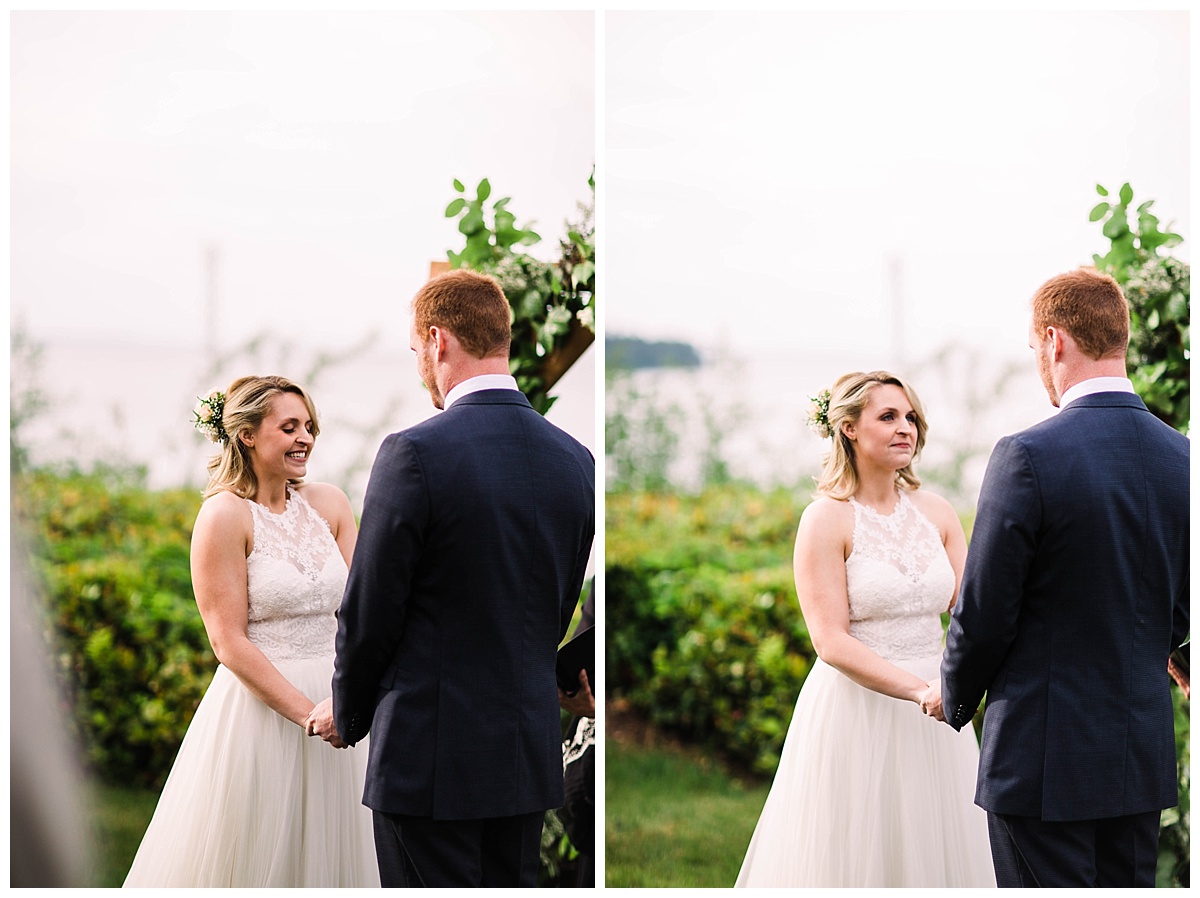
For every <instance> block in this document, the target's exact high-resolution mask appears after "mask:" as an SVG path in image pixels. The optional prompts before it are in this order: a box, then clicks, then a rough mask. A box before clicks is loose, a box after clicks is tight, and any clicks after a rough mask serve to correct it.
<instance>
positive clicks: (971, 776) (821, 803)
mask: <svg viewBox="0 0 1200 898" xmlns="http://www.w3.org/2000/svg"><path fill="white" fill-rule="evenodd" d="M940 661H941V658H940V656H938V657H933V658H925V659H920V660H916V661H906V662H900V663H898V664H897V666H899V667H903V668H904V669H905V670H909V671H911V672H912V673H915V674H917V676H919V677H921V678H922V679H926V680H930V679H933V678H935V677H936V676H938V668H939V664H940ZM978 762H979V749H978V745H977V743H976V741H975V734H974V733H973V732H972V731H971V728H970V727H964V728H963V730H962V731H960V732H955V731H954V730H953V729H951V728H950V727H949V726H947V725H946V724H944V723H941V722H939V721H937V720H934V719H933V718H931V717H926V716H925V715H923V714H922V713H921V709H920V708H919V707H918V706H917V705H916V704H914V703H913V702H905V701H900V700H898V699H894V698H888V697H887V696H884V695H880V694H879V693H877V692H872V691H871V690H869V689H865V688H863V687H862V686H859V685H858V684H857V683H855V682H853V681H852V680H850V679H849V678H848V677H846V676H844V675H843V674H841V673H839V672H838V671H837V670H835V669H834V668H832V667H830V666H829V665H827V664H825V663H824V662H822V661H820V660H818V661H817V662H816V663H815V664H814V665H813V668H812V670H811V671H810V672H809V674H808V677H807V679H806V680H805V683H804V688H803V689H802V690H801V692H800V698H799V700H798V701H797V703H796V712H795V714H794V715H793V717H792V722H791V724H790V726H789V727H788V733H787V739H786V740H785V742H784V746H783V752H782V755H781V757H780V760H779V768H778V770H777V771H776V773H775V781H774V782H773V783H772V785H771V791H770V794H769V795H768V796H767V803H766V806H765V807H764V808H763V812H762V816H761V817H760V818H759V821H758V826H757V827H756V828H755V830H754V836H753V838H752V839H751V841H750V847H749V849H748V850H747V852H746V858H745V860H744V861H743V862H742V869H741V873H740V874H739V875H738V879H737V885H738V886H809V887H813V886H845V887H921V888H938V887H987V886H990V887H993V888H994V887H995V885H996V878H995V874H994V872H993V868H992V861H991V849H990V847H989V842H988V831H987V815H986V813H985V812H984V811H983V810H982V809H981V808H979V807H977V806H976V805H975V803H974V794H975V775H976V770H977V767H978Z"/></svg>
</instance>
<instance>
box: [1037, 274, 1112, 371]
mask: <svg viewBox="0 0 1200 898" xmlns="http://www.w3.org/2000/svg"><path fill="white" fill-rule="evenodd" d="M1048 327H1060V328H1062V329H1063V330H1065V331H1066V332H1067V333H1068V334H1070V335H1071V337H1072V338H1073V339H1074V340H1075V345H1076V346H1078V347H1079V348H1080V349H1082V350H1083V351H1084V352H1085V353H1086V354H1087V355H1088V356H1089V357H1090V358H1093V359H1110V358H1121V359H1123V358H1125V350H1126V348H1127V347H1128V346H1129V304H1128V303H1127V302H1126V301H1125V296H1124V295H1123V294H1122V293H1121V288H1120V286H1119V285H1118V284H1117V282H1116V281H1115V280H1113V278H1111V277H1110V276H1109V275H1107V274H1105V273H1104V272H1102V271H1098V270H1097V269H1095V268H1087V267H1084V268H1077V269H1075V270H1074V271H1068V272H1067V273H1066V274H1060V275H1058V276H1057V277H1052V278H1050V280H1048V281H1046V283H1044V284H1042V286H1041V287H1039V288H1038V291H1037V293H1035V294H1034V295H1033V329H1034V332H1035V333H1037V334H1038V335H1039V336H1040V337H1044V336H1045V333H1046V328H1048Z"/></svg>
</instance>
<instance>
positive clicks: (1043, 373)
mask: <svg viewBox="0 0 1200 898" xmlns="http://www.w3.org/2000/svg"><path fill="white" fill-rule="evenodd" d="M1037 366H1038V375H1039V376H1040V377H1041V379H1042V386H1043V387H1045V388H1046V395H1047V396H1049V397H1050V404H1051V405H1052V406H1054V407H1055V408H1058V400H1059V395H1058V391H1057V390H1055V389H1054V378H1053V377H1052V376H1051V374H1050V359H1049V358H1048V357H1047V355H1046V352H1045V349H1044V348H1040V349H1039V350H1038V353H1037Z"/></svg>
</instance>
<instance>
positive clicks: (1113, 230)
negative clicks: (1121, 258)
mask: <svg viewBox="0 0 1200 898" xmlns="http://www.w3.org/2000/svg"><path fill="white" fill-rule="evenodd" d="M1103 230H1104V236H1105V237H1107V238H1108V239H1109V240H1111V241H1113V243H1116V242H1117V241H1118V240H1120V239H1121V238H1122V237H1123V236H1125V235H1126V234H1128V233H1129V220H1128V219H1127V218H1126V217H1125V213H1124V212H1123V211H1122V210H1121V209H1120V208H1116V209H1113V212H1112V217H1111V218H1109V220H1108V221H1106V222H1105V223H1104V229H1103ZM1114 248H1115V247H1114Z"/></svg>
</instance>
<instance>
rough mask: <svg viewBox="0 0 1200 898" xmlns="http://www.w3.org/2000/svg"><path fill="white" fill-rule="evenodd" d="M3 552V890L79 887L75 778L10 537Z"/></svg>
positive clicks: (20, 560)
mask: <svg viewBox="0 0 1200 898" xmlns="http://www.w3.org/2000/svg"><path fill="white" fill-rule="evenodd" d="M9 549H10V558H11V567H10V597H11V601H10V608H11V615H12V618H11V622H10V623H11V630H10V634H9V645H10V648H11V652H12V654H11V656H10V668H9V669H10V674H11V680H10V685H9V702H10V705H9V725H10V731H9V784H10V804H9V826H10V831H11V833H12V836H11V843H10V850H11V852H12V863H11V870H10V880H9V885H10V886H11V887H13V888H21V887H26V888H30V887H57V888H61V887H69V886H76V887H78V886H84V885H87V883H86V882H85V881H84V880H85V875H86V871H87V870H88V869H89V867H90V863H89V861H90V852H91V846H90V845H89V843H88V838H87V833H86V829H85V826H84V807H83V805H84V802H83V785H84V781H83V776H82V773H81V768H80V765H79V762H78V755H77V751H76V748H75V746H74V745H73V744H72V743H71V740H70V738H69V737H68V735H67V727H66V723H65V721H64V720H63V719H62V714H63V708H64V707H65V706H64V703H63V701H62V699H61V697H60V695H59V690H58V685H57V683H55V680H54V672H53V668H52V665H51V661H50V655H49V652H48V651H47V649H46V646H45V639H44V638H43V636H42V634H41V632H40V629H41V628H40V627H39V626H38V624H37V618H38V609H39V608H40V605H41V597H40V594H39V592H38V590H37V589H36V588H35V586H34V585H33V582H32V579H31V578H30V576H29V572H28V567H27V564H26V559H27V555H26V551H25V547H24V546H23V545H22V544H21V542H20V540H19V539H18V537H17V536H16V535H15V534H14V535H13V536H12V538H11V543H10V546H9ZM17 721H19V726H18V725H15V724H16V722H17Z"/></svg>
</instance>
